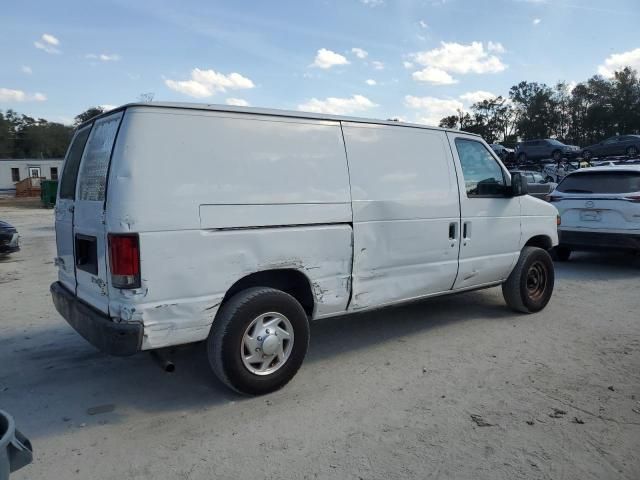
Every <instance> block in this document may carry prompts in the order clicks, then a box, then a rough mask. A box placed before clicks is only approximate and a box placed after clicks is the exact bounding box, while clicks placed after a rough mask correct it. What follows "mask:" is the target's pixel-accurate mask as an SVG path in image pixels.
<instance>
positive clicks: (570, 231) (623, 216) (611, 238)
mask: <svg viewBox="0 0 640 480" xmlns="http://www.w3.org/2000/svg"><path fill="white" fill-rule="evenodd" d="M549 201H550V202H552V203H553V205H555V206H556V207H557V208H558V211H559V212H560V217H561V223H560V226H559V228H558V230H559V235H560V245H559V246H558V247H557V248H556V249H555V253H556V256H557V258H558V259H559V260H568V259H569V256H570V255H571V252H572V251H573V250H592V249H616V250H629V251H635V252H640V166H635V165H632V166H622V165H619V166H615V167H595V168H584V169H581V170H579V171H577V172H574V173H572V174H570V175H568V176H567V177H566V178H565V179H564V180H563V181H562V182H561V183H560V184H559V185H558V187H557V188H556V190H555V191H554V192H553V193H552V194H551V195H550V197H549Z"/></svg>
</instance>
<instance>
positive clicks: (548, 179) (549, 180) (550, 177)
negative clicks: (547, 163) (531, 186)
mask: <svg viewBox="0 0 640 480" xmlns="http://www.w3.org/2000/svg"><path fill="white" fill-rule="evenodd" d="M545 181H546V182H547V183H549V182H555V180H554V179H553V177H552V176H551V175H547V176H546V178H545Z"/></svg>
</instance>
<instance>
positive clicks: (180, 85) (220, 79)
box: [164, 68, 255, 98]
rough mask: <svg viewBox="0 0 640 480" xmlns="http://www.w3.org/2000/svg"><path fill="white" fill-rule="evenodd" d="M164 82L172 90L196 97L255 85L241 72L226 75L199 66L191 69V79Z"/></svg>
mask: <svg viewBox="0 0 640 480" xmlns="http://www.w3.org/2000/svg"><path fill="white" fill-rule="evenodd" d="M164 83H165V85H166V86H167V87H169V88H170V89H171V90H175V91H176V92H180V93H184V94H185V95H189V96H191V97H195V98H205V97H210V96H212V95H214V94H215V93H217V92H226V91H227V89H229V90H241V89H248V88H253V87H255V85H254V84H253V82H252V81H251V80H250V79H248V78H247V77H243V76H242V75H240V74H239V73H235V72H234V73H230V74H229V75H225V74H223V73H218V72H216V71H214V70H210V69H209V70H201V69H199V68H194V69H193V70H191V78H190V79H189V80H171V79H166V80H165V81H164Z"/></svg>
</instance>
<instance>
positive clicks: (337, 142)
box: [106, 107, 351, 232]
mask: <svg viewBox="0 0 640 480" xmlns="http://www.w3.org/2000/svg"><path fill="white" fill-rule="evenodd" d="M118 137H119V138H118V142H117V145H116V151H115V153H114V160H113V162H112V163H113V164H112V166H111V174H110V178H109V192H108V198H107V202H108V204H107V218H106V220H107V226H108V228H109V231H111V232H114V231H121V232H126V231H145V232H148V231H163V230H165V229H167V226H168V225H170V226H171V229H172V230H180V229H185V228H187V229H188V228H195V229H199V228H200V227H201V219H200V214H201V213H202V212H205V216H206V217H207V219H206V221H205V222H204V224H203V228H223V227H224V225H220V222H217V221H216V222H214V223H213V224H214V225H215V227H213V226H211V225H209V221H210V218H208V217H209V212H207V209H203V210H201V209H200V205H217V206H227V205H228V206H234V205H282V206H283V208H282V209H281V210H280V211H281V212H284V214H279V215H282V217H281V218H279V220H278V221H279V222H284V223H280V224H284V225H287V224H299V223H301V222H300V221H299V220H300V219H299V216H298V215H296V214H293V215H291V219H290V220H289V219H287V215H286V212H287V211H288V210H289V208H288V206H289V205H317V206H319V208H317V210H318V211H322V207H323V206H326V208H327V210H330V211H333V210H335V204H341V205H342V206H343V207H344V206H345V205H346V206H348V207H349V208H347V209H346V210H345V211H346V212H347V215H343V216H342V217H341V218H340V220H341V221H346V222H350V221H351V212H350V206H349V205H350V200H351V199H350V197H349V176H348V171H347V164H346V160H345V153H344V144H343V141H342V136H341V132H340V125H339V123H338V122H328V121H317V120H307V121H305V120H302V119H287V118H278V117H265V116H259V115H248V114H232V113H223V112H201V111H195V110H192V111H188V110H171V109H160V108H148V109H144V108H143V107H137V108H134V109H132V110H131V111H129V110H127V112H126V114H125V118H124V120H123V124H122V126H121V128H120V133H119V135H118ZM232 210H233V209H232ZM343 210H344V209H343ZM216 211H217V213H218V214H222V215H223V216H224V215H225V214H224V213H221V212H220V211H221V209H220V208H216ZM271 211H274V209H272V210H271ZM309 220H310V221H311V222H312V223H315V220H314V218H313V217H312V218H310V219H309ZM302 223H306V222H302ZM227 226H228V227H231V226H232V225H231V224H229V225H227Z"/></svg>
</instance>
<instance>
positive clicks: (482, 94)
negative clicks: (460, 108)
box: [460, 90, 497, 104]
mask: <svg viewBox="0 0 640 480" xmlns="http://www.w3.org/2000/svg"><path fill="white" fill-rule="evenodd" d="M496 97H497V95H495V94H493V93H491V92H487V91H485V90H476V91H475V92H467V93H463V94H462V95H460V99H461V100H464V101H465V102H467V103H470V104H474V103H478V102H482V101H484V100H491V99H492V98H496Z"/></svg>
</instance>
